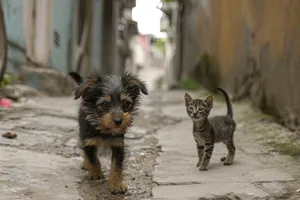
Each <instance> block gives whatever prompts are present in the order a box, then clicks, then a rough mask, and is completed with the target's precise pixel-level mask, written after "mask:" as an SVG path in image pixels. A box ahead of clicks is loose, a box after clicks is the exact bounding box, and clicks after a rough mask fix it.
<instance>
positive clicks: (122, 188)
mask: <svg viewBox="0 0 300 200" xmlns="http://www.w3.org/2000/svg"><path fill="white" fill-rule="evenodd" d="M108 187H109V190H110V192H111V193H113V194H124V193H125V192H127V190H128V187H127V185H125V184H124V183H119V184H113V183H109V184H108Z"/></svg>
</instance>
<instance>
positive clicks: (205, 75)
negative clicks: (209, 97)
mask: <svg viewBox="0 0 300 200" xmlns="http://www.w3.org/2000/svg"><path fill="white" fill-rule="evenodd" d="M197 68H198V70H199V73H200V76H201V80H200V82H201V83H202V84H203V85H204V86H205V87H206V88H208V89H209V90H211V91H213V92H216V91H217V90H216V88H217V87H218V86H219V84H220V79H221V77H220V74H219V69H218V65H217V61H216V59H215V58H214V57H213V56H211V55H209V54H208V53H203V54H201V55H200V56H199V61H198V63H197Z"/></svg>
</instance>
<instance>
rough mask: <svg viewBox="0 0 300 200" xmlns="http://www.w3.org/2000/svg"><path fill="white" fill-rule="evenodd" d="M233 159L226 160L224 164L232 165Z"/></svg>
mask: <svg viewBox="0 0 300 200" xmlns="http://www.w3.org/2000/svg"><path fill="white" fill-rule="evenodd" d="M232 163H233V162H232V161H228V160H226V161H225V162H224V165H232Z"/></svg>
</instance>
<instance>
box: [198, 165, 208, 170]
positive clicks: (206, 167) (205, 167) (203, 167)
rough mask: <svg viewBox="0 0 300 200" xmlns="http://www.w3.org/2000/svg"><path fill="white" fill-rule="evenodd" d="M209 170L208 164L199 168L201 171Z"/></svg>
mask: <svg viewBox="0 0 300 200" xmlns="http://www.w3.org/2000/svg"><path fill="white" fill-rule="evenodd" d="M207 170H208V166H203V165H202V166H201V167H200V168H199V171H207Z"/></svg>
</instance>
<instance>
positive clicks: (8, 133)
mask: <svg viewBox="0 0 300 200" xmlns="http://www.w3.org/2000/svg"><path fill="white" fill-rule="evenodd" d="M2 137H5V138H8V139H14V138H16V137H17V134H16V133H13V132H6V133H3V134H2Z"/></svg>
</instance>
